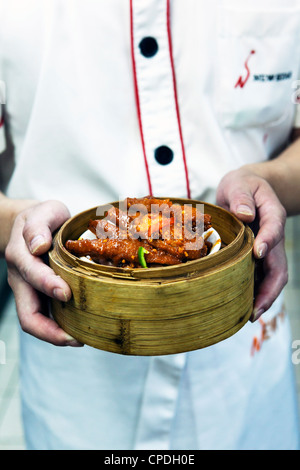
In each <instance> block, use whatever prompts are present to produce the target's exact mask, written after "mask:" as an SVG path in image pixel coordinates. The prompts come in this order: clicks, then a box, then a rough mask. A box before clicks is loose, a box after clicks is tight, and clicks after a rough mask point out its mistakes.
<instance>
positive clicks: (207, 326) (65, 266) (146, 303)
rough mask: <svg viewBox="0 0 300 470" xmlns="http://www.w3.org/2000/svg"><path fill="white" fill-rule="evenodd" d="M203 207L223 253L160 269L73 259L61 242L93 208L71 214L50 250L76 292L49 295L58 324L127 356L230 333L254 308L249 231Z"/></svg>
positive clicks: (191, 346)
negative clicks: (62, 297) (59, 296)
mask: <svg viewBox="0 0 300 470" xmlns="http://www.w3.org/2000/svg"><path fill="white" fill-rule="evenodd" d="M172 201H173V202H178V203H179V204H185V203H189V204H190V203H193V204H199V203H201V201H195V200H193V201H191V200H186V199H172ZM113 204H114V205H117V203H113ZM203 204H204V210H205V212H206V213H209V214H211V216H212V224H213V227H214V228H215V229H216V230H217V232H218V233H219V234H220V236H221V240H222V248H221V250H220V251H218V252H217V253H214V254H212V255H210V256H207V257H205V258H201V259H199V260H195V261H190V262H187V263H184V264H179V265H176V266H168V267H162V268H160V267H156V268H149V269H143V268H141V269H129V268H117V267H112V266H103V265H98V264H91V263H89V262H88V261H83V260H81V259H79V258H77V257H76V256H74V255H72V254H70V253H69V252H68V251H67V250H66V249H65V248H64V243H65V242H66V240H67V239H77V238H78V237H79V236H80V235H81V234H82V233H83V232H84V231H85V230H86V227H87V224H88V221H89V220H90V219H91V218H95V217H96V211H97V208H92V209H89V210H87V211H84V212H82V213H80V214H78V215H76V216H74V217H72V218H71V219H69V220H68V221H67V222H66V223H65V224H64V225H63V226H62V227H61V228H60V230H59V231H58V233H57V234H56V236H55V237H54V241H53V249H52V251H51V252H50V253H49V261H50V266H51V267H52V269H53V270H54V271H55V272H56V273H57V274H59V275H60V276H61V277H62V278H63V279H64V280H65V281H66V282H67V283H68V284H69V285H70V287H71V290H72V294H73V295H72V298H71V300H70V301H69V302H66V303H63V302H59V301H57V300H52V314H53V316H54V318H55V320H56V321H57V323H58V324H59V325H60V326H61V327H62V328H63V329H64V330H65V331H66V332H68V333H69V334H70V335H72V336H73V337H74V338H76V339H78V340H79V341H81V342H83V343H85V344H87V345H90V346H92V347H95V348H98V349H102V350H106V351H110V352H114V353H119V354H128V355H164V354H174V353H179V352H184V351H191V350H195V349H200V348H204V347H208V346H210V345H212V344H215V343H217V342H219V341H222V340H224V339H226V338H228V337H230V336H231V335H233V334H235V333H236V332H237V331H238V330H239V329H240V328H242V327H243V326H244V325H245V323H246V322H247V321H248V320H249V317H250V315H251V313H252V308H253V289H254V259H253V254H252V247H253V242H254V236H253V233H252V231H251V230H250V229H249V227H247V226H244V225H243V224H242V223H241V222H240V221H239V220H238V219H237V218H236V217H234V216H233V215H232V214H231V213H229V212H227V211H225V210H224V209H222V208H220V207H217V206H214V205H212V204H207V203H203Z"/></svg>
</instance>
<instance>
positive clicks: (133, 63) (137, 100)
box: [130, 0, 152, 196]
mask: <svg viewBox="0 0 300 470" xmlns="http://www.w3.org/2000/svg"><path fill="white" fill-rule="evenodd" d="M130 39H131V57H132V68H133V80H134V92H135V99H136V106H137V114H138V121H139V128H140V133H141V139H142V148H143V154H144V161H145V167H146V174H147V180H148V186H149V194H150V195H151V196H152V185H151V178H150V172H149V166H148V161H147V156H146V148H145V140H144V133H143V125H142V116H141V107H140V99H139V89H138V83H137V76H136V64H135V57H134V33H133V6H132V0H130Z"/></svg>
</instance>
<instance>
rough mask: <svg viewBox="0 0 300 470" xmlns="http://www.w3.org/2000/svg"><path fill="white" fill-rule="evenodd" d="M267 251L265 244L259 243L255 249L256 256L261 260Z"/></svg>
mask: <svg viewBox="0 0 300 470" xmlns="http://www.w3.org/2000/svg"><path fill="white" fill-rule="evenodd" d="M267 250H268V245H267V244H266V243H265V242H263V243H261V244H260V245H259V246H258V248H257V256H258V257H259V258H263V257H264V256H265V255H266V253H267Z"/></svg>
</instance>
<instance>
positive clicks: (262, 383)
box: [0, 0, 300, 450]
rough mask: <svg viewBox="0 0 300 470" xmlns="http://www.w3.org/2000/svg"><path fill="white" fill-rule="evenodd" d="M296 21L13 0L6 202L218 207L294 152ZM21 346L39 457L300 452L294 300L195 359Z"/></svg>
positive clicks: (145, 4)
mask: <svg viewBox="0 0 300 470" xmlns="http://www.w3.org/2000/svg"><path fill="white" fill-rule="evenodd" d="M299 13H300V2H299V1H296V0H286V1H285V2H282V1H280V0H272V1H270V0H251V1H250V0H244V1H243V2H240V1H238V0H224V1H222V0H212V1H209V2H207V1H204V0H184V1H183V0H172V1H169V0H98V1H96V0H85V1H80V0H43V1H42V0H10V1H9V2H7V1H4V0H0V80H2V82H4V83H5V105H4V106H3V107H2V114H3V117H4V118H3V119H2V120H1V131H0V132H1V137H0V144H1V150H3V149H4V148H5V142H6V141H7V138H6V140H5V136H4V129H5V126H6V128H7V129H8V131H9V133H8V135H9V136H10V137H11V139H12V141H13V145H14V154H15V170H14V173H13V176H12V178H11V181H10V184H9V187H8V195H9V196H10V197H14V198H37V199H39V200H47V199H53V198H55V199H58V200H60V201H62V202H64V203H65V204H66V205H67V206H68V208H69V209H70V211H71V213H72V214H76V213H78V212H80V211H81V210H85V209H87V208H89V207H94V206H96V205H97V204H99V205H100V204H103V203H106V202H110V201H114V200H118V199H123V198H124V197H127V196H132V197H140V196H144V195H147V194H153V195H155V196H170V197H177V196H178V197H192V198H199V199H201V200H205V201H207V202H215V191H216V188H217V185H218V183H219V181H220V179H221V177H222V176H223V175H224V174H225V173H227V172H228V171H230V170H232V169H234V168H237V167H239V166H241V165H243V164H245V163H251V162H258V161H262V160H266V159H268V158H270V157H271V156H273V155H275V154H277V153H278V151H279V150H280V149H281V148H283V147H284V146H285V145H286V144H287V142H288V138H289V133H290V130H291V128H292V127H293V122H294V119H295V101H294V100H293V96H294V95H295V81H296V80H297V79H298V71H299V57H300V55H299V44H300V41H299V31H300V27H299V26H300V16H299ZM296 86H297V85H296ZM142 314H143V312H141V315H142ZM20 338H21V359H20V363H21V391H22V407H23V408H22V409H23V417H24V429H25V436H26V442H27V445H28V448H29V449H156V450H159V449H296V448H297V447H298V428H297V421H298V419H297V408H296V395H295V385H294V375H293V364H292V360H291V357H292V352H291V336H290V327H289V321H288V317H287V314H286V312H285V309H284V306H283V304H282V297H281V296H280V297H279V298H278V299H277V300H276V301H275V303H274V304H273V306H272V307H271V309H270V310H269V311H268V312H266V313H265V314H264V316H263V317H262V319H261V320H260V321H257V322H255V323H253V324H252V323H250V322H249V323H248V324H247V325H246V326H245V327H243V328H242V329H241V330H240V331H239V332H238V333H237V334H235V335H234V336H232V337H231V338H229V339H226V340H224V341H222V342H220V343H218V344H216V345H214V346H211V347H208V348H205V349H202V350H197V351H193V352H189V353H182V354H175V355H170V356H159V357H139V356H137V357H136V356H122V355H118V354H113V353H108V352H104V351H100V350H97V349H94V348H91V347H88V346H85V347H83V348H70V347H67V348H59V347H55V346H53V345H50V344H48V343H45V342H42V341H40V340H38V339H35V338H33V337H31V336H30V335H28V334H26V333H24V332H20Z"/></svg>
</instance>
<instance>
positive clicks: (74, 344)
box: [66, 334, 84, 348]
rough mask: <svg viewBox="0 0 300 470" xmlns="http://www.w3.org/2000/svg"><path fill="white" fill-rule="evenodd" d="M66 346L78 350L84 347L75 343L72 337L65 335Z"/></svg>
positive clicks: (75, 340) (77, 342)
mask: <svg viewBox="0 0 300 470" xmlns="http://www.w3.org/2000/svg"><path fill="white" fill-rule="evenodd" d="M66 344H67V346H72V347H73V348H80V347H82V346H84V345H83V344H82V343H80V342H79V341H77V339H75V338H73V336H70V335H68V334H67V335H66Z"/></svg>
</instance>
